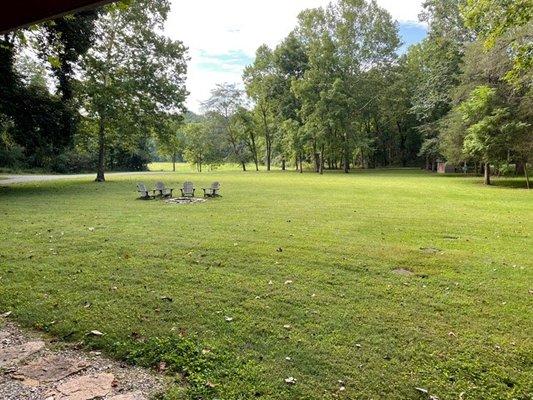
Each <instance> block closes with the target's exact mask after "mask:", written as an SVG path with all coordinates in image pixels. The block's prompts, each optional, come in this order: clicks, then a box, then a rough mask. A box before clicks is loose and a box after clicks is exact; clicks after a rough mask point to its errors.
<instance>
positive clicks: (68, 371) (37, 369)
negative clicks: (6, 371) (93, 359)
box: [14, 355, 90, 386]
mask: <svg viewBox="0 0 533 400" xmlns="http://www.w3.org/2000/svg"><path fill="white" fill-rule="evenodd" d="M89 366H90V364H89V363H88V362H86V361H80V360H76V359H73V358H67V357H63V356H58V355H49V356H46V357H41V358H39V359H37V360H35V361H33V362H31V363H29V364H27V365H25V366H23V367H21V368H19V369H18V370H17V371H16V372H15V374H14V378H16V379H21V380H22V381H23V382H24V383H26V384H28V385H30V386H35V383H37V384H39V383H40V382H45V383H48V382H57V381H59V380H61V379H64V378H66V377H67V376H70V375H73V374H75V373H77V372H79V371H82V370H84V369H85V368H87V367H89Z"/></svg>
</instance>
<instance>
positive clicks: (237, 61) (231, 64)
mask: <svg viewBox="0 0 533 400" xmlns="http://www.w3.org/2000/svg"><path fill="white" fill-rule="evenodd" d="M199 58H200V60H199V62H198V64H197V66H198V68H199V69H201V70H204V71H217V72H233V71H234V70H235V69H236V68H240V69H242V68H244V67H245V66H246V65H249V64H251V63H252V62H253V58H252V57H250V56H249V55H248V54H246V53H245V52H244V51H242V50H230V51H229V52H227V53H223V54H211V53H208V52H206V51H203V50H201V51H200V57H199Z"/></svg>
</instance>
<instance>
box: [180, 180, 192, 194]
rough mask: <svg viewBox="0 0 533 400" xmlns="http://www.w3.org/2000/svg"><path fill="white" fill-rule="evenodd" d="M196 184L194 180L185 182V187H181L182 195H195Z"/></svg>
mask: <svg viewBox="0 0 533 400" xmlns="http://www.w3.org/2000/svg"><path fill="white" fill-rule="evenodd" d="M195 190H196V189H195V188H194V185H193V183H192V182H189V181H187V182H183V187H182V188H181V197H194V191H195Z"/></svg>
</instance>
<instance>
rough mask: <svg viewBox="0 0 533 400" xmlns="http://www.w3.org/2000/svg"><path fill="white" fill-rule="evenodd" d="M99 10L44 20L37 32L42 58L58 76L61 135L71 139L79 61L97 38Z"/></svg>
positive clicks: (73, 129) (75, 119) (76, 118)
mask: <svg viewBox="0 0 533 400" xmlns="http://www.w3.org/2000/svg"><path fill="white" fill-rule="evenodd" d="M97 18H98V12H97V11H95V10H89V11H81V12H79V13H75V14H70V15H66V16H64V17H60V18H56V19H54V20H51V21H47V22H44V23H43V24H42V26H41V27H40V29H38V30H37V33H36V35H35V42H36V46H37V48H38V50H39V54H40V56H41V59H43V60H44V61H45V62H48V63H49V64H50V66H51V70H52V73H53V75H54V76H55V78H56V79H57V92H58V94H59V95H60V96H61V101H62V102H63V104H64V105H65V108H64V110H63V114H62V117H61V119H62V126H63V132H62V134H63V135H64V136H65V137H67V138H69V139H72V137H73V136H74V134H75V132H76V127H77V123H78V122H79V114H78V105H77V104H76V102H75V93H74V86H75V82H76V72H77V68H79V61H80V59H81V57H82V56H83V55H85V54H86V53H87V51H88V50H89V48H90V47H91V45H92V43H93V41H94V31H95V22H96V20H97Z"/></svg>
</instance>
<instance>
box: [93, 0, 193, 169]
mask: <svg viewBox="0 0 533 400" xmlns="http://www.w3.org/2000/svg"><path fill="white" fill-rule="evenodd" d="M169 9H170V3H169V2H168V1H167V0H157V1H144V0H139V1H135V2H132V3H131V5H129V6H128V7H127V8H124V6H123V5H111V6H108V8H107V12H106V13H105V14H104V15H102V16H101V17H100V18H99V19H98V23H97V26H96V29H97V37H98V39H97V40H96V42H95V43H94V45H93V46H92V47H91V49H90V51H89V52H88V54H87V56H86V57H85V60H84V65H83V67H84V70H85V74H84V78H83V81H82V85H83V93H84V100H85V102H84V107H85V109H86V110H87V112H88V117H89V118H92V119H94V120H97V121H98V123H99V131H98V135H99V167H98V176H97V179H98V180H104V166H105V156H106V154H105V153H106V141H109V140H110V137H111V140H117V141H120V142H122V143H126V144H128V142H129V144H131V145H132V146H135V145H136V143H139V141H142V140H147V138H148V137H149V136H150V134H151V133H152V132H153V131H157V130H159V131H161V130H164V129H165V127H164V126H163V127H160V126H159V124H160V123H163V124H165V123H166V121H167V119H168V116H169V115H172V114H179V113H180V112H184V101H185V97H186V95H187V92H186V89H185V74H186V55H185V54H186V48H185V46H184V45H183V44H182V43H181V42H179V41H172V40H170V39H169V38H168V37H166V36H165V35H163V34H162V33H161V32H162V29H163V25H164V22H165V20H166V18H167V15H168V12H169Z"/></svg>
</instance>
